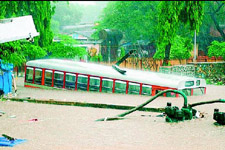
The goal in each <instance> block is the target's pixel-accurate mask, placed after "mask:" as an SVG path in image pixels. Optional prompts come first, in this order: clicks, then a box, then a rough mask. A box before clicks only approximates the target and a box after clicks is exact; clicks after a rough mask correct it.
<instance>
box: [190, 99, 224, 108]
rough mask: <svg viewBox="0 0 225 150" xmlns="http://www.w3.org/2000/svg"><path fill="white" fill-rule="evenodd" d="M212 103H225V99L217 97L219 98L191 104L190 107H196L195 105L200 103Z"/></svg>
mask: <svg viewBox="0 0 225 150" xmlns="http://www.w3.org/2000/svg"><path fill="white" fill-rule="evenodd" d="M212 103H225V99H217V100H212V101H205V102H198V103H194V104H189V107H195V106H199V105H204V104H212Z"/></svg>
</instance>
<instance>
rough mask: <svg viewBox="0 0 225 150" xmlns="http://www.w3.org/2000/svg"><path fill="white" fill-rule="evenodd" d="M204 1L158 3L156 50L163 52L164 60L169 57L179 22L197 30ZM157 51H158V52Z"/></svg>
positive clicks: (202, 13)
mask: <svg viewBox="0 0 225 150" xmlns="http://www.w3.org/2000/svg"><path fill="white" fill-rule="evenodd" d="M203 8H204V2H201V1H162V2H160V4H159V7H158V9H159V16H160V17H159V21H158V31H159V32H160V36H159V39H158V45H157V48H158V49H157V51H161V53H165V55H164V57H165V58H164V61H165V63H167V61H168V60H169V58H170V48H171V45H172V43H173V40H174V38H175V36H176V34H177V30H178V29H179V26H180V25H181V24H184V25H185V26H187V25H188V26H189V29H190V30H196V31H197V32H198V31H199V27H200V25H201V23H202V18H203V15H204V11H203ZM158 53H159V52H158Z"/></svg>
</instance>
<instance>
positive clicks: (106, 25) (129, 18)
mask: <svg viewBox="0 0 225 150" xmlns="http://www.w3.org/2000/svg"><path fill="white" fill-rule="evenodd" d="M158 3H159V2H156V1H155V2H153V1H115V2H109V3H108V5H107V7H106V8H105V9H104V10H103V13H102V15H101V16H100V20H99V21H97V23H99V25H98V26H96V29H97V30H96V33H95V34H94V35H93V36H95V37H98V33H99V31H101V30H102V29H117V30H120V31H122V32H123V33H124V39H125V40H126V41H131V42H136V41H137V40H147V41H155V40H156V37H157V32H155V31H156V25H157V11H156V8H157V5H158Z"/></svg>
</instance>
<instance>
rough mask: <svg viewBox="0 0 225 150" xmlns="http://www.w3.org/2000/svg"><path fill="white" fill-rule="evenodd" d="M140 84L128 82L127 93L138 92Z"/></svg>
mask: <svg viewBox="0 0 225 150" xmlns="http://www.w3.org/2000/svg"><path fill="white" fill-rule="evenodd" d="M139 91H140V84H137V83H132V82H129V88H128V93H129V94H139Z"/></svg>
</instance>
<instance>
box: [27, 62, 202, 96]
mask: <svg viewBox="0 0 225 150" xmlns="http://www.w3.org/2000/svg"><path fill="white" fill-rule="evenodd" d="M124 70H126V73H124V74H121V73H119V72H118V71H117V70H115V69H113V68H112V67H111V66H106V65H101V64H95V63H86V62H77V61H72V60H63V59H40V60H32V61H28V62H27V63H26V67H25V81H24V82H25V83H24V86H25V87H39V88H46V87H47V88H62V89H70V90H75V91H76V90H85V91H96V92H108V93H124V94H140V95H151V96H154V95H155V94H157V92H159V91H162V90H166V89H174V90H180V91H183V92H184V93H185V94H186V95H187V96H191V95H201V94H205V93H206V81H205V80H204V79H200V78H193V77H186V76H178V75H172V74H163V73H158V72H152V71H141V70H133V69H124ZM164 96H172V97H178V94H174V93H166V94H164Z"/></svg>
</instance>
